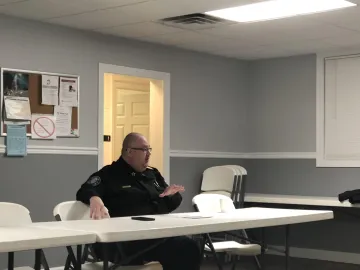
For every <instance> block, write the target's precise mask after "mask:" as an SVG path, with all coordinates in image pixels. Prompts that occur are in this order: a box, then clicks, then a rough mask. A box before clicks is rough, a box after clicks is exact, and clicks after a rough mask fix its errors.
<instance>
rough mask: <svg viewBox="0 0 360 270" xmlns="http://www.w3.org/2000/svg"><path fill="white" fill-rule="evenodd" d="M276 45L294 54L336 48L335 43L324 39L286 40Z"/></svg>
mask: <svg viewBox="0 0 360 270" xmlns="http://www.w3.org/2000/svg"><path fill="white" fill-rule="evenodd" d="M276 47H277V48H279V49H282V50H286V51H288V52H292V53H293V54H300V53H317V52H323V51H327V50H333V49H334V48H335V46H334V45H333V44H331V43H329V42H327V41H326V40H323V39H314V40H304V41H293V42H286V43H282V44H277V45H276Z"/></svg>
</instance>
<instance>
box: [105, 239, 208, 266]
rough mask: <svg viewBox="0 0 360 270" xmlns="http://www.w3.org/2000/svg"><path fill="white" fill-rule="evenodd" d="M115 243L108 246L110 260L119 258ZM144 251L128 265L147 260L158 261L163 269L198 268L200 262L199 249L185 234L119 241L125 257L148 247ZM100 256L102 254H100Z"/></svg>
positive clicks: (138, 263)
mask: <svg viewBox="0 0 360 270" xmlns="http://www.w3.org/2000/svg"><path fill="white" fill-rule="evenodd" d="M115 245H116V244H113V245H110V246H109V248H108V252H109V254H108V255H109V259H110V261H113V262H114V261H117V260H116V259H112V258H114V257H117V258H119V256H118V255H119V254H116V253H118V252H119V251H118V249H117V248H116V247H115ZM153 245H155V247H154V248H152V249H150V250H147V251H146V252H145V253H143V254H141V255H140V256H138V257H136V258H135V259H134V260H132V261H131V262H130V263H129V265H142V264H145V263H147V262H155V261H156V262H159V263H160V264H161V265H162V267H163V270H199V269H200V264H201V257H200V249H199V246H198V244H197V243H196V242H195V241H194V240H192V239H190V238H188V237H185V236H179V237H171V238H163V239H154V240H142V241H131V242H124V243H120V246H121V248H122V250H123V251H124V253H125V255H126V257H128V256H132V255H135V254H136V253H138V252H141V251H143V250H146V249H148V248H149V247H151V246H153ZM101 257H102V256H101Z"/></svg>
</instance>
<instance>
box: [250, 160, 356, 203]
mask: <svg viewBox="0 0 360 270" xmlns="http://www.w3.org/2000/svg"><path fill="white" fill-rule="evenodd" d="M246 168H247V170H248V174H249V176H248V179H249V181H248V184H247V191H248V192H252V193H265V194H267V193H270V194H283V195H297V196H299V195H300V196H301V195H302V196H325V197H336V196H337V195H338V194H339V193H342V192H344V191H345V190H349V189H350V190H351V189H357V188H360V181H359V179H360V168H318V167H316V160H315V159H251V160H247V161H246Z"/></svg>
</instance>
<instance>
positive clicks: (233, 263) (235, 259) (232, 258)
mask: <svg viewBox="0 0 360 270" xmlns="http://www.w3.org/2000/svg"><path fill="white" fill-rule="evenodd" d="M237 260H238V256H235V255H234V256H231V261H232V266H231V270H235V269H236V263H237Z"/></svg>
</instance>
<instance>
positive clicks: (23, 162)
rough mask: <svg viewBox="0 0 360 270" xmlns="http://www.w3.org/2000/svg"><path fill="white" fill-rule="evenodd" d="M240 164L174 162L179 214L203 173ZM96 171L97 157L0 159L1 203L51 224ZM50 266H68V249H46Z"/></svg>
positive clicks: (20, 259)
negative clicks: (57, 210)
mask: <svg viewBox="0 0 360 270" xmlns="http://www.w3.org/2000/svg"><path fill="white" fill-rule="evenodd" d="M242 163H243V161H241V160H231V159H230V160H229V159H211V158H209V159H201V158H171V160H170V172H171V175H170V177H171V182H172V183H174V184H175V183H176V184H179V185H184V186H185V189H186V191H185V193H184V194H183V202H182V204H181V206H180V207H179V208H178V209H177V211H181V212H186V211H193V208H192V205H191V199H192V197H193V196H195V195H196V194H198V192H199V190H200V184H201V173H202V172H203V171H204V170H205V169H206V168H207V167H210V166H214V165H219V164H220V165H221V164H239V165H241V164H242ZM96 168H97V156H73V155H34V154H31V155H28V156H27V157H25V158H5V157H2V158H0V171H1V172H2V177H1V181H2V183H1V188H0V201H3V202H4V201H6V202H14V203H19V204H22V205H24V206H25V207H27V208H28V209H29V210H30V212H31V217H32V219H33V221H34V222H38V221H52V220H53V216H52V211H53V208H54V206H55V205H56V204H58V203H60V202H63V201H67V200H74V199H75V193H76V191H77V189H78V188H79V186H80V185H81V183H82V182H84V181H85V179H86V178H87V177H88V176H89V175H90V174H91V173H92V172H93V171H94V170H96ZM45 254H46V256H47V259H48V262H49V264H50V266H61V265H63V264H64V262H65V255H66V252H65V249H64V248H56V249H46V250H45ZM33 255H34V253H33V252H19V253H16V254H15V263H16V266H24V265H29V266H32V265H33V262H34V261H33ZM6 267H7V257H6V254H0V269H4V268H6Z"/></svg>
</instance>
